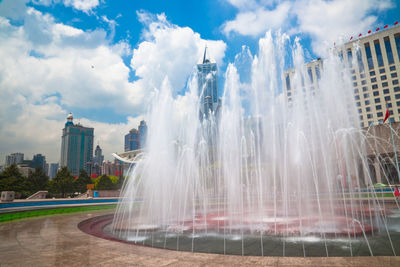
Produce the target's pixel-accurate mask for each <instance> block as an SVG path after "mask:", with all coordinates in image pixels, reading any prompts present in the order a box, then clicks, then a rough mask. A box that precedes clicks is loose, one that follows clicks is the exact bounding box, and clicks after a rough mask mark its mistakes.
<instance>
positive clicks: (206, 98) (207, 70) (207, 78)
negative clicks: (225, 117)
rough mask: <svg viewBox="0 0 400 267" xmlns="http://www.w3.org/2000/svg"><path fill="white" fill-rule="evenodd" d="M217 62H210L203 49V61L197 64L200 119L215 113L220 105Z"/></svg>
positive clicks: (205, 50)
mask: <svg viewBox="0 0 400 267" xmlns="http://www.w3.org/2000/svg"><path fill="white" fill-rule="evenodd" d="M217 76H218V72H217V63H215V62H211V59H210V58H209V57H208V54H207V47H206V48H205V49H204V56H203V61H202V63H200V64H197V79H198V94H199V98H200V120H202V119H203V118H204V117H205V118H208V116H209V114H211V113H214V114H216V113H217V112H218V110H219V107H220V100H219V99H218V82H217Z"/></svg>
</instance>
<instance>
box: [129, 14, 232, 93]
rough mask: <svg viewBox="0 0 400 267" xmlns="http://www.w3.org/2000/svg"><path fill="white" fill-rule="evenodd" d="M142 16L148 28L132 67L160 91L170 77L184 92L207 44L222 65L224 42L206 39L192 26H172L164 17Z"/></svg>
mask: <svg viewBox="0 0 400 267" xmlns="http://www.w3.org/2000/svg"><path fill="white" fill-rule="evenodd" d="M138 17H139V18H140V20H141V21H142V23H144V25H145V27H146V29H145V31H144V32H143V37H144V39H145V40H144V41H143V42H141V43H140V44H139V46H138V47H137V48H136V49H134V51H133V57H132V61H131V66H132V68H133V69H134V70H135V71H136V76H138V77H141V78H142V79H143V81H145V82H146V83H147V84H148V85H150V86H153V87H154V88H159V87H160V86H161V83H162V81H163V80H164V78H165V76H168V79H169V81H170V83H171V86H172V88H173V89H174V91H175V92H176V91H179V90H181V89H182V88H183V87H184V85H185V81H186V79H187V77H188V75H189V74H190V73H191V72H192V71H193V67H194V66H195V64H196V63H197V62H198V61H199V59H201V57H202V54H203V52H204V48H205V45H206V44H207V46H208V48H209V51H210V54H211V56H212V57H213V58H214V59H215V61H216V62H217V64H219V66H221V65H222V63H223V58H224V55H225V49H226V44H225V43H224V42H223V41H212V40H203V39H201V37H200V35H199V34H198V33H195V32H193V30H192V29H190V28H189V27H178V26H176V25H171V24H170V23H169V22H168V21H167V19H166V17H165V15H164V14H161V15H158V16H153V15H151V14H149V13H146V12H138Z"/></svg>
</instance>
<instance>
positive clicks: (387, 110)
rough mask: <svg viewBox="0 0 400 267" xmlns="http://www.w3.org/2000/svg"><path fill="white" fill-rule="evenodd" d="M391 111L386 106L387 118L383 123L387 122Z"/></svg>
mask: <svg viewBox="0 0 400 267" xmlns="http://www.w3.org/2000/svg"><path fill="white" fill-rule="evenodd" d="M389 115H390V112H389V109H388V108H387V107H386V115H385V118H384V119H383V123H385V121H386V120H387V119H388V118H389Z"/></svg>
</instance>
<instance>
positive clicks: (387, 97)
mask: <svg viewBox="0 0 400 267" xmlns="http://www.w3.org/2000/svg"><path fill="white" fill-rule="evenodd" d="M389 100H390V95H388V96H385V101H389ZM389 104H390V103H389Z"/></svg>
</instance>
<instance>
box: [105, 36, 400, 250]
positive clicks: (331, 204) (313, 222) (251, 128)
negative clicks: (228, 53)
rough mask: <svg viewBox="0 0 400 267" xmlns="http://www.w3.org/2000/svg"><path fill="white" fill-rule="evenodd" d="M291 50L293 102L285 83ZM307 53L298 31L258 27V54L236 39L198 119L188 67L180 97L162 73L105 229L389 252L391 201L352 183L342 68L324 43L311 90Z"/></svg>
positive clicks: (367, 183)
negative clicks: (213, 110)
mask: <svg viewBox="0 0 400 267" xmlns="http://www.w3.org/2000/svg"><path fill="white" fill-rule="evenodd" d="M289 47H290V49H288V48H289ZM288 51H289V52H288ZM288 58H289V60H290V61H291V62H292V63H291V64H293V67H294V68H295V73H294V76H293V79H292V83H291V90H292V97H291V98H292V101H291V102H290V103H288V101H286V98H285V95H284V94H283V89H282V88H283V83H284V82H285V77H284V65H285V61H286V60H288ZM243 62H250V63H251V64H248V66H247V71H244V72H243V73H246V77H240V75H239V73H238V68H240V69H241V70H243V69H246V66H245V65H243ZM304 63H305V62H304V56H303V51H302V47H301V46H300V45H299V42H298V40H296V41H295V42H294V45H293V46H291V45H290V44H289V39H288V37H287V36H285V35H281V34H277V35H276V36H274V37H272V34H271V33H267V34H266V35H265V37H264V38H262V39H260V41H259V51H258V53H257V55H255V56H252V55H251V54H250V53H249V52H248V50H246V49H244V50H243V52H242V53H241V54H240V55H238V56H237V58H236V61H235V62H234V63H232V64H229V65H228V67H227V70H226V73H225V84H224V88H223V96H222V104H221V108H220V111H219V114H217V115H216V114H214V115H215V116H214V115H211V116H209V118H208V119H204V120H200V119H199V97H198V95H199V90H202V88H198V87H197V84H198V83H197V80H196V73H194V75H193V76H192V77H191V79H190V80H189V82H188V90H187V91H186V93H185V95H183V96H182V95H180V96H176V95H173V93H172V92H174V91H175V90H173V88H171V86H170V84H169V82H168V79H167V78H166V79H165V81H164V83H163V85H162V87H161V88H159V90H157V91H155V92H154V96H153V105H152V107H151V109H150V111H149V114H148V127H149V131H148V132H149V136H148V143H147V148H146V150H145V152H144V154H143V155H141V156H140V157H141V158H140V160H138V162H137V163H136V165H135V167H134V168H133V169H132V171H131V174H130V178H129V180H128V181H127V182H126V183H125V185H124V187H123V192H122V195H121V196H122V199H123V200H122V202H120V204H119V206H118V209H117V212H116V215H115V218H114V222H113V224H112V225H111V226H110V227H109V229H108V231H110V232H112V233H113V235H114V236H117V237H118V238H121V239H124V240H128V241H131V242H134V243H141V244H145V245H149V246H155V247H163V248H169V249H176V250H188V251H197V252H212V253H225V254H239V255H274V256H282V255H286V256H341V255H343V256H355V255H394V254H398V253H399V252H400V251H399V249H400V248H399V242H397V243H396V242H393V240H397V241H398V239H399V234H398V232H399V231H397V229H398V223H399V221H398V220H399V219H398V216H397V215H398V213H396V212H398V211H397V210H398V205H397V202H396V201H393V202H392V204H390V205H389V204H387V203H386V204H385V202H384V201H383V200H382V199H380V198H377V197H371V198H369V199H363V196H364V195H363V194H362V193H361V192H358V191H357V190H355V189H356V188H357V189H359V188H368V187H372V179H371V175H370V171H369V167H368V164H367V159H366V146H367V145H368V144H367V138H366V137H365V135H364V134H363V132H362V131H361V129H360V128H359V121H358V113H357V109H356V106H355V103H354V98H353V97H354V96H353V91H352V90H353V89H352V84H351V81H350V78H349V75H348V72H347V70H346V69H345V68H344V66H343V64H342V62H341V61H340V59H339V58H338V57H336V56H335V55H334V53H331V55H330V56H329V57H328V58H326V59H325V60H324V62H323V68H321V70H320V78H319V80H318V88H314V87H315V86H312V84H311V82H310V80H309V76H308V74H307V69H306V68H305V64H304ZM241 73H242V72H241ZM303 85H304V86H303ZM338 177H347V179H338ZM135 199H142V200H143V201H142V202H141V203H136V202H135ZM388 205H389V206H388ZM393 210H394V213H393ZM389 213H390V214H389ZM387 216H391V217H387Z"/></svg>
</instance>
